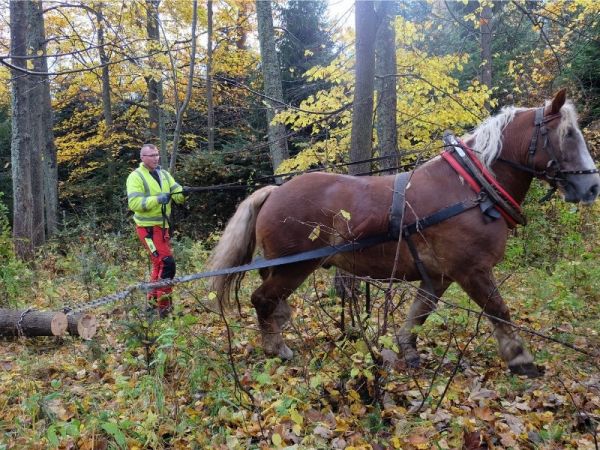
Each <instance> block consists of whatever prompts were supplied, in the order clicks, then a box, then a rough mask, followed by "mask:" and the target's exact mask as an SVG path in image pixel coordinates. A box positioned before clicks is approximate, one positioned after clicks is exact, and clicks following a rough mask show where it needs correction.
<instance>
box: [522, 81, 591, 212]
mask: <svg viewBox="0 0 600 450" xmlns="http://www.w3.org/2000/svg"><path fill="white" fill-rule="evenodd" d="M533 125H534V130H533V135H532V138H531V141H530V145H529V148H528V155H527V166H529V167H530V168H531V169H533V170H535V171H536V173H537V174H539V175H540V176H541V178H544V179H546V181H548V182H549V183H550V184H551V185H553V186H555V187H557V188H558V189H559V191H560V193H561V194H562V196H563V198H564V199H565V201H567V202H573V203H579V202H583V203H586V204H589V203H592V202H593V201H594V200H595V199H596V197H597V196H598V194H599V192H600V175H598V170H597V169H596V167H595V165H594V161H593V160H592V157H591V156H590V152H589V150H588V148H587V145H586V143H585V140H584V138H583V134H582V133H581V130H580V129H579V125H578V123H577V114H576V112H575V108H574V106H573V105H572V104H571V103H569V102H566V92H565V90H564V89H562V90H560V91H559V92H558V93H557V94H556V96H555V97H554V99H552V101H551V102H549V103H548V104H547V105H546V107H545V108H539V109H537V110H536V112H535V119H534V124H533Z"/></svg>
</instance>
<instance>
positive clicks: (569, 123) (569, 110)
mask: <svg viewBox="0 0 600 450" xmlns="http://www.w3.org/2000/svg"><path fill="white" fill-rule="evenodd" d="M560 115H561V119H560V123H559V124H558V129H557V132H558V137H559V139H560V141H561V142H562V140H563V139H564V138H565V136H566V135H567V132H568V131H569V129H575V130H579V125H578V123H577V121H578V118H577V111H576V110H575V106H574V105H573V103H571V102H570V101H567V103H565V104H564V105H563V107H562V108H561V109H560Z"/></svg>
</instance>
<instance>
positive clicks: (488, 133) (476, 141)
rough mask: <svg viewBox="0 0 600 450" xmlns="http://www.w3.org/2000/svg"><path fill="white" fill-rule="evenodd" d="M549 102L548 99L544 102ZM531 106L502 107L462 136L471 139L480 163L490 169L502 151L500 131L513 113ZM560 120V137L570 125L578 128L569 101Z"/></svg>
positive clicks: (502, 130) (511, 117)
mask: <svg viewBox="0 0 600 450" xmlns="http://www.w3.org/2000/svg"><path fill="white" fill-rule="evenodd" d="M546 104H549V101H548V102H546ZM529 109H531V108H516V107H514V106H508V107H505V108H502V109H501V110H500V112H499V113H498V114H496V115H495V116H491V117H488V118H487V119H485V120H484V121H483V123H481V125H479V126H478V127H477V128H476V129H475V130H474V131H473V132H472V133H471V134H468V135H466V136H464V138H463V139H464V141H468V140H473V143H472V148H473V150H474V151H475V154H476V155H477V156H478V157H479V160H480V161H481V163H482V164H483V165H484V166H485V167H486V168H487V169H490V166H491V165H492V163H493V162H494V161H495V160H496V158H498V157H499V156H500V153H501V152H502V133H503V132H504V128H506V126H507V125H508V124H509V123H510V122H511V121H512V120H513V119H514V118H515V115H516V114H518V113H520V112H523V111H527V110H529ZM560 111H561V115H562V117H561V121H560V124H559V126H558V134H559V137H560V139H561V140H562V139H563V137H564V136H565V135H566V133H567V130H568V129H569V128H570V127H574V128H578V126H577V112H576V111H575V107H574V106H573V104H572V103H571V102H567V103H565V104H564V105H563V107H562V108H561V110H560Z"/></svg>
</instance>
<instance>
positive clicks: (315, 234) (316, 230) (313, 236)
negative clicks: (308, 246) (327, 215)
mask: <svg viewBox="0 0 600 450" xmlns="http://www.w3.org/2000/svg"><path fill="white" fill-rule="evenodd" d="M320 234H321V225H317V226H316V227H314V228H313V230H312V231H311V232H310V235H309V236H308V238H309V239H310V240H311V241H314V240H315V239H317V238H318V237H319V235H320Z"/></svg>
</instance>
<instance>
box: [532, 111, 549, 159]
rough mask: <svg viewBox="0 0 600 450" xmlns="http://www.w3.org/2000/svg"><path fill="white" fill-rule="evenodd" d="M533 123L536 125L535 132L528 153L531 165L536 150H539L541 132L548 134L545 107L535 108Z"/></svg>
mask: <svg viewBox="0 0 600 450" xmlns="http://www.w3.org/2000/svg"><path fill="white" fill-rule="evenodd" d="M533 124H534V125H535V132H534V133H533V137H532V138H531V142H530V143H529V151H528V153H527V164H528V165H529V166H530V167H533V157H534V156H535V152H536V150H537V141H538V137H539V135H540V132H541V134H543V135H544V136H546V134H547V130H546V127H545V126H543V124H544V108H537V109H536V110H535V119H534V122H533Z"/></svg>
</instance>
